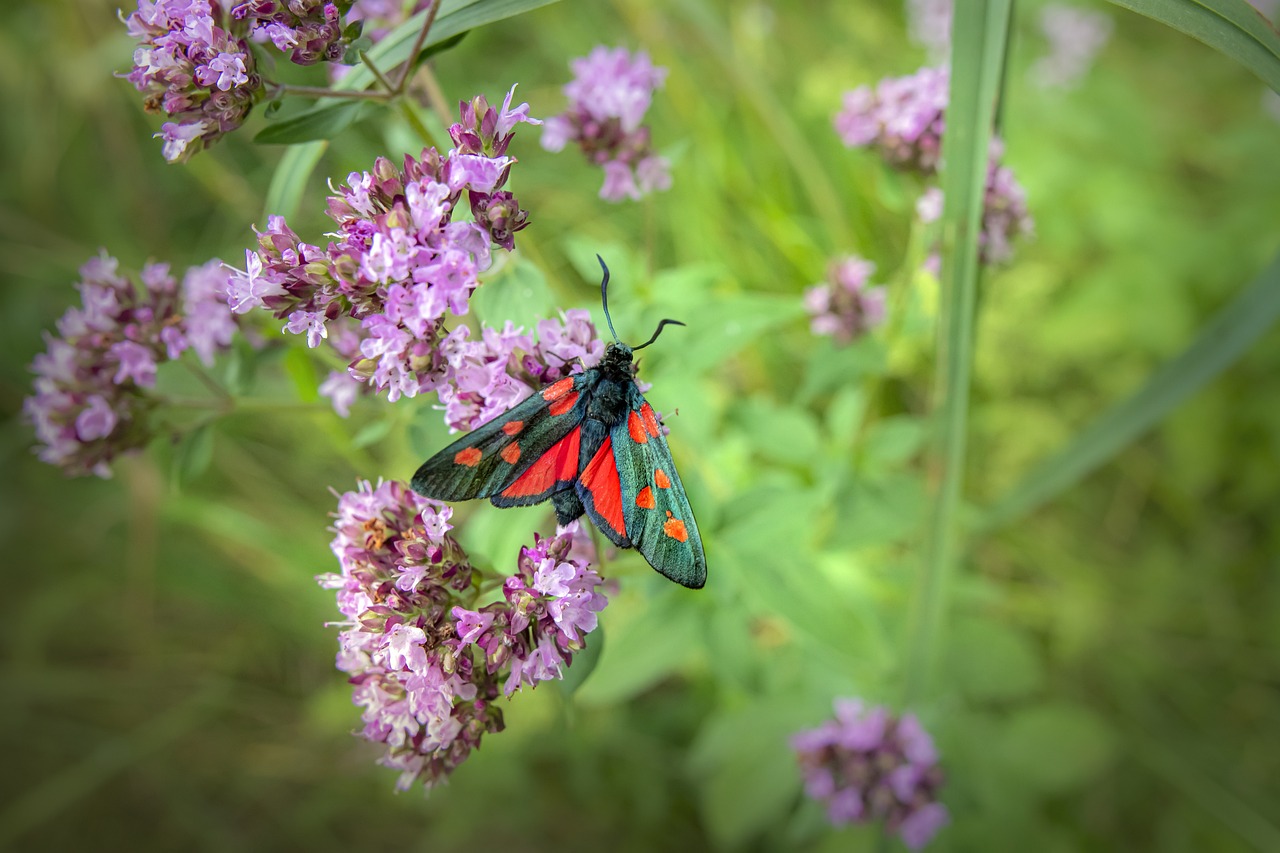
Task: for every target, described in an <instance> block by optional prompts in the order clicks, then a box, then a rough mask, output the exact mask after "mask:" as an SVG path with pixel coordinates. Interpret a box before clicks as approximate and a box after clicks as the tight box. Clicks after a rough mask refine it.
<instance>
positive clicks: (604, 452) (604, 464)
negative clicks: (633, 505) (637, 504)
mask: <svg viewBox="0 0 1280 853" xmlns="http://www.w3.org/2000/svg"><path fill="white" fill-rule="evenodd" d="M578 482H580V483H582V486H583V488H585V489H586V490H587V491H588V492H590V494H591V504H592V506H593V507H594V508H595V511H596V512H597V513H598V514H599V515H600V517H601V518H602V519H603V520H604V522H605V523H606V524H608V525H609V526H610V527H612V528H613V530H614V532H615V533H617V534H618V535H619V536H625V535H626V528H625V526H624V524H623V521H622V487H621V485H620V484H619V483H618V466H617V464H616V463H615V462H614V461H613V440H612V439H611V438H606V439H605V440H604V444H602V445H600V449H599V450H597V451H596V455H595V456H593V457H592V458H591V461H590V462H588V463H587V467H586V468H584V469H583V471H582V475H581V476H580V477H579V478H578Z"/></svg>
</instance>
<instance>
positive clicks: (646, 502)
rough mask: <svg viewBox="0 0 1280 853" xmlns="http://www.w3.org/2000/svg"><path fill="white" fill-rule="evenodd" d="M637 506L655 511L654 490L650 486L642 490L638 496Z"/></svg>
mask: <svg viewBox="0 0 1280 853" xmlns="http://www.w3.org/2000/svg"><path fill="white" fill-rule="evenodd" d="M636 506H638V507H640V508H642V509H653V508H654V506H655V504H654V502H653V489H651V488H649V487H648V486H645V487H644V488H643V489H641V490H640V493H639V494H637V495H636Z"/></svg>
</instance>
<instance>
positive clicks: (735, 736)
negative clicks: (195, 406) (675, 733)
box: [689, 700, 810, 847]
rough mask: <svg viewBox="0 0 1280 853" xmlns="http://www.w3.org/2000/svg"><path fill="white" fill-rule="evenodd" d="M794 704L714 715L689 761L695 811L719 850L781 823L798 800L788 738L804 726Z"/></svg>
mask: <svg viewBox="0 0 1280 853" xmlns="http://www.w3.org/2000/svg"><path fill="white" fill-rule="evenodd" d="M809 719H810V718H809V714H808V709H807V708H805V707H804V706H803V704H802V703H796V702H794V701H790V700H788V701H774V702H756V703H752V704H750V705H747V706H746V707H744V708H742V709H740V710H738V711H736V712H729V713H721V714H717V715H715V716H713V717H711V718H710V721H709V722H708V723H707V725H706V726H704V727H703V729H702V731H701V732H700V733H699V735H698V738H697V740H696V741H695V742H694V745H693V748H692V750H691V752H690V755H689V769H690V771H691V773H693V774H694V775H695V776H696V777H698V778H699V780H700V784H699V785H698V791H699V795H700V802H699V806H700V808H701V812H702V817H703V820H704V821H705V822H706V826H707V829H708V831H710V833H711V836H712V837H713V838H714V839H715V840H716V842H717V843H718V844H719V846H721V847H737V846H739V845H741V844H743V843H744V842H746V841H748V840H750V839H751V838H753V837H755V836H756V835H759V834H760V833H761V832H763V831H764V830H766V829H768V828H769V827H771V826H773V825H774V824H776V823H778V822H780V821H781V819H782V818H783V816H784V815H786V814H787V813H788V812H789V811H790V810H791V806H792V804H793V803H795V801H796V800H797V799H798V798H799V796H800V773H799V771H798V769H797V767H796V759H795V754H794V753H793V752H792V750H791V746H790V743H789V740H788V739H789V738H790V736H791V735H792V734H793V733H794V732H795V731H796V730H797V729H799V728H801V727H802V726H803V725H804V724H805V723H806V722H808V721H809Z"/></svg>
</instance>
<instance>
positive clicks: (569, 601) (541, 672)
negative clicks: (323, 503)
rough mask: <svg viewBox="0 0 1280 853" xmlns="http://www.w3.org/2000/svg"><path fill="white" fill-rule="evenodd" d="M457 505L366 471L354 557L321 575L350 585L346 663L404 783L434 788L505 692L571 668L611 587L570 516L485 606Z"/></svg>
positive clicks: (342, 642) (388, 760)
mask: <svg viewBox="0 0 1280 853" xmlns="http://www.w3.org/2000/svg"><path fill="white" fill-rule="evenodd" d="M451 512H452V510H451V509H450V508H449V507H447V506H445V505H444V504H441V503H438V502H436V501H432V500H428V499H426V498H422V497H419V496H418V495H416V494H414V493H413V492H411V491H410V490H409V489H408V488H407V487H406V486H404V485H403V484H401V483H397V482H387V483H379V484H378V485H377V486H376V487H375V486H372V485H371V484H369V483H368V482H362V483H360V484H359V488H358V489H357V491H354V492H347V493H346V494H343V495H340V496H339V498H338V511H337V514H336V516H335V522H334V525H333V530H334V534H335V535H334V539H333V542H332V546H331V547H332V549H333V552H334V554H335V555H336V556H337V558H338V562H339V564H340V566H341V571H340V572H338V573H332V574H326V575H321V576H320V577H318V578H317V581H318V582H319V583H320V584H321V586H324V587H325V588H327V589H333V590H336V591H337V604H338V610H339V611H341V612H342V614H343V616H344V617H346V621H344V622H342V623H339V624H341V625H342V626H343V629H344V630H343V631H342V633H341V634H340V635H339V637H338V643H339V652H338V656H337V667H338V669H340V670H342V671H343V672H346V673H348V674H349V676H350V681H351V683H352V685H354V688H355V689H354V693H353V701H354V703H355V704H356V705H358V706H360V707H361V708H362V709H363V712H362V718H363V720H364V724H365V725H364V728H363V730H362V732H361V735H362V736H363V737H364V738H366V739H367V740H370V741H374V742H377V743H383V744H386V747H387V751H386V753H385V755H384V756H383V757H382V759H380V763H381V764H383V765H385V766H388V767H392V768H395V769H396V770H399V771H400V778H399V781H398V783H397V787H398V788H400V789H401V790H407V789H408V788H409V787H410V786H411V785H412V784H413V783H414V782H415V781H419V782H421V783H422V785H423V787H424V788H428V789H429V788H431V787H433V786H434V785H436V784H437V783H439V782H440V781H442V780H444V779H445V778H447V777H448V775H449V774H450V773H452V772H453V770H454V769H455V768H457V766H458V765H459V764H461V763H462V762H463V761H465V760H466V759H467V757H468V756H469V755H470V753H471V751H472V750H473V749H475V748H477V747H479V745H480V741H481V739H482V738H483V736H484V735H485V734H486V733H488V732H497V731H501V730H502V728H503V721H502V712H501V709H499V708H498V707H497V706H496V705H495V704H494V702H495V700H497V698H498V695H499V693H500V692H501V689H500V687H499V683H500V682H503V681H505V688H504V689H505V693H506V694H507V695H508V696H509V695H510V694H511V693H512V692H513V691H514V690H515V689H517V688H518V687H520V686H521V685H522V684H529V685H533V684H535V683H537V682H538V681H541V680H546V679H548V678H559V677H561V665H562V664H563V665H567V664H568V663H569V662H570V660H571V658H572V655H573V653H574V652H576V651H579V650H581V649H582V648H583V646H584V637H583V635H584V634H586V633H588V632H590V631H591V630H593V629H594V628H595V626H596V614H597V613H598V612H599V611H600V610H601V609H603V608H604V606H605V604H606V600H605V597H604V595H603V594H601V593H600V592H598V591H597V587H598V586H599V585H600V584H601V580H600V576H599V575H598V574H596V573H595V572H594V571H592V570H591V569H589V568H588V567H587V566H586V564H585V563H581V562H575V561H573V560H572V559H570V555H569V552H570V549H571V547H572V546H573V540H574V534H573V532H572V531H571V530H568V529H566V530H565V531H564V532H562V533H561V534H559V535H557V536H555V537H553V538H551V539H541V540H539V539H537V538H536V537H535V543H534V547H533V548H525V549H522V551H521V554H520V559H519V565H518V567H517V570H516V573H515V574H514V575H512V576H511V577H509V578H507V579H506V580H505V582H504V584H503V587H502V591H503V600H502V601H500V602H497V603H495V604H490V605H487V606H485V607H481V608H480V609H479V610H472V609H470V608H472V607H474V605H475V601H476V597H477V596H478V594H479V589H480V572H479V571H478V570H476V569H474V568H472V566H471V565H470V563H469V562H468V559H467V555H466V553H465V552H464V551H463V550H462V548H461V546H459V545H458V543H457V542H456V541H455V540H454V539H453V538H452V537H451V536H449V535H448V532H449V530H450V529H451V526H450V524H449V518H450V515H451Z"/></svg>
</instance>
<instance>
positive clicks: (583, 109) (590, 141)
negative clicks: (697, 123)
mask: <svg viewBox="0 0 1280 853" xmlns="http://www.w3.org/2000/svg"><path fill="white" fill-rule="evenodd" d="M569 65H570V67H571V68H572V69H573V72H574V79H573V80H572V81H570V82H569V83H568V84H566V85H565V87H564V94H565V96H566V97H568V99H569V107H568V109H566V110H565V112H564V113H562V114H560V115H558V116H553V117H551V118H549V119H547V122H546V126H545V127H544V128H543V133H542V147H543V148H546V149H547V150H548V151H559V150H561V149H563V148H564V147H565V145H567V144H568V143H570V142H574V143H577V145H578V147H579V148H581V149H582V153H583V154H585V155H586V157H587V159H588V160H590V161H591V162H592V163H594V164H596V165H598V166H600V167H602V168H603V169H604V185H603V186H602V187H601V188H600V197H601V198H603V199H605V200H606V201H621V200H623V199H626V198H630V199H639V198H641V197H643V196H645V195H648V194H649V193H651V192H654V191H657V190H665V189H669V188H670V187H671V174H670V163H668V162H667V160H666V158H664V157H661V156H659V155H657V154H655V153H654V151H653V148H652V145H651V142H650V138H649V128H648V127H647V126H645V125H644V124H642V122H643V121H644V115H645V113H646V112H647V111H648V109H649V104H650V103H651V102H652V100H653V93H654V91H655V90H657V89H659V88H661V87H662V84H663V82H664V81H665V79H666V76H667V70H666V69H665V68H660V67H656V66H654V65H653V63H652V62H650V60H649V55H648V54H647V53H645V52H644V51H637V52H636V53H635V54H634V55H633V54H631V53H630V52H628V51H627V50H626V49H625V48H621V47H618V48H613V49H610V48H607V47H604V46H603V45H600V46H597V47H596V48H595V49H594V50H592V51H591V53H590V54H589V55H588V56H585V57H581V58H578V59H574V60H572V61H571V62H570V63H569Z"/></svg>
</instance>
